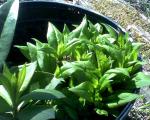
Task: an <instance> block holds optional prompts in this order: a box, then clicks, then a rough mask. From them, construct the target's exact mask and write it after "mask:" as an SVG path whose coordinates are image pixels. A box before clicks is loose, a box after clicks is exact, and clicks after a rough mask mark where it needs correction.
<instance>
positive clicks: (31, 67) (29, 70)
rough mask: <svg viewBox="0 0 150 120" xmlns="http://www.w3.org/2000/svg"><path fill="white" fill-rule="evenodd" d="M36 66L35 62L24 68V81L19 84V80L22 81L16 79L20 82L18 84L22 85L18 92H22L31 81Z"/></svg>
mask: <svg viewBox="0 0 150 120" xmlns="http://www.w3.org/2000/svg"><path fill="white" fill-rule="evenodd" d="M36 66H37V63H36V62H33V63H30V64H29V65H28V66H26V75H25V78H24V81H22V82H21V80H23V79H18V81H20V82H19V83H22V85H21V87H20V90H19V92H23V91H24V90H25V89H26V88H27V87H28V85H29V83H30V81H31V79H32V76H33V74H34V72H35V69H36Z"/></svg>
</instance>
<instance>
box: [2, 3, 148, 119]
mask: <svg viewBox="0 0 150 120" xmlns="http://www.w3.org/2000/svg"><path fill="white" fill-rule="evenodd" d="M12 3H17V1H14V2H12ZM7 4H8V3H7ZM9 4H10V5H11V2H9ZM12 6H13V5H12ZM10 10H11V9H10ZM29 11H30V12H29ZM48 11H50V12H48ZM9 13H11V12H9ZM58 13H59V15H58ZM60 13H61V14H60ZM85 14H86V16H85ZM79 15H80V16H81V17H77V16H79ZM69 16H70V17H69ZM5 18H6V17H5ZM7 19H9V16H8V17H7ZM99 20H100V22H99ZM48 21H50V22H49V23H48ZM78 22H81V23H80V24H79V23H78ZM64 23H65V24H64ZM6 24H7V21H6ZM54 24H55V25H57V27H58V28H59V29H58V28H57V27H56V26H55V25H54ZM73 24H76V25H75V27H73V26H72V25H73ZM47 26H48V27H47ZM68 26H69V27H68ZM4 32H5V31H4ZM31 38H32V39H31ZM9 41H10V40H9ZM140 45H141V43H132V42H130V41H129V37H128V34H127V33H124V32H123V31H122V30H121V28H120V27H119V26H118V25H116V24H115V23H114V22H112V21H111V20H109V19H108V18H106V17H104V16H102V15H99V14H97V13H94V12H91V11H88V10H86V9H83V8H81V7H77V6H73V5H68V4H62V3H57V2H23V3H20V10H19V18H18V24H17V27H16V31H15V36H14V41H13V43H12V48H11V50H10V53H9V56H8V57H7V60H6V63H7V65H6V64H5V65H3V72H2V74H1V77H0V83H1V91H3V92H0V96H1V101H2V102H1V103H3V104H2V105H4V108H5V109H2V110H1V113H2V114H1V117H2V118H3V119H6V117H7V118H8V119H10V118H13V119H19V120H31V119H32V120H34V119H36V120H38V119H39V120H41V119H42V120H47V119H58V120H61V119H62V120H64V119H67V120H70V119H73V120H78V119H85V120H86V119H87V120H93V119H94V120H98V119H114V118H115V117H118V116H119V114H120V110H122V109H123V108H122V107H124V105H126V104H127V103H129V102H130V101H133V100H135V99H136V98H138V97H140V96H139V95H138V94H136V93H133V91H134V89H137V88H140V87H143V86H146V85H149V84H150V80H149V76H148V75H145V74H144V73H142V72H140V70H141V67H142V64H143V63H142V62H141V61H140V60H139V51H138V50H139V48H140ZM19 49H20V51H19ZM23 56H24V57H23ZM13 58H16V59H13ZM3 61H4V60H3ZM24 62H26V63H25V64H24ZM8 64H9V66H10V67H9V68H8V67H7V66H8ZM22 64H24V65H22ZM127 107H130V106H129V105H128V106H127ZM125 110H126V111H127V108H126V109H125ZM122 114H123V115H122ZM125 115H126V114H124V112H122V113H121V114H120V116H119V117H118V119H124V118H125ZM9 116H11V117H9ZM114 116H115V117H114ZM54 117H55V118H54Z"/></svg>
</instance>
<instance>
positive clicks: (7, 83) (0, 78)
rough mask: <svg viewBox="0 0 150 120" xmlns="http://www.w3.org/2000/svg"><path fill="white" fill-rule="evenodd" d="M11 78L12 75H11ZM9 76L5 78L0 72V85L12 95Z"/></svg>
mask: <svg viewBox="0 0 150 120" xmlns="http://www.w3.org/2000/svg"><path fill="white" fill-rule="evenodd" d="M11 78H12V76H11ZM11 78H10V79H7V77H5V76H4V75H3V74H0V85H2V86H3V87H4V88H5V89H6V91H7V92H8V94H9V95H12V90H13V89H12V86H11V81H10V80H11Z"/></svg>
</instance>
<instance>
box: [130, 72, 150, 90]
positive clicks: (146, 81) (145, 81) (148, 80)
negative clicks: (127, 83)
mask: <svg viewBox="0 0 150 120" xmlns="http://www.w3.org/2000/svg"><path fill="white" fill-rule="evenodd" d="M133 81H135V85H136V87H137V88H141V87H145V86H149V85H150V75H146V74H144V73H143V72H139V73H137V75H136V76H135V77H134V78H133Z"/></svg>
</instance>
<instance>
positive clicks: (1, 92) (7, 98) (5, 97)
mask: <svg viewBox="0 0 150 120" xmlns="http://www.w3.org/2000/svg"><path fill="white" fill-rule="evenodd" d="M0 97H1V98H2V99H3V100H5V101H6V103H5V105H7V109H8V108H10V107H12V106H13V103H12V100H11V97H10V95H9V93H8V92H7V90H6V89H5V88H4V86H3V85H0Z"/></svg>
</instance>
